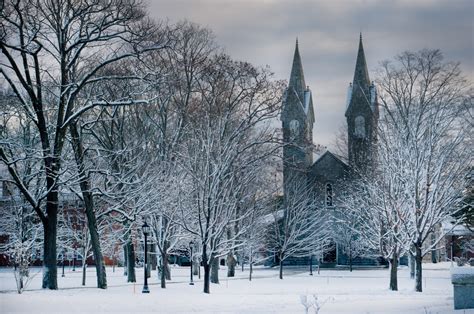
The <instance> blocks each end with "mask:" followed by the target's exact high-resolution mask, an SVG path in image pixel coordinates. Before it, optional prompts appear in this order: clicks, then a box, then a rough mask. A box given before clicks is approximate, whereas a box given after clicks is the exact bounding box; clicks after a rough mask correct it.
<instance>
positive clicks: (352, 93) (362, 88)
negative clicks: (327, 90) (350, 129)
mask: <svg viewBox="0 0 474 314" xmlns="http://www.w3.org/2000/svg"><path fill="white" fill-rule="evenodd" d="M354 99H359V100H360V99H364V100H365V101H364V102H363V103H365V104H367V105H368V106H369V108H370V109H371V110H372V111H375V109H376V108H375V106H376V104H375V101H376V89H375V86H374V85H373V84H371V83H370V78H369V70H368V68H367V61H366V59H365V52H364V45H363V43H362V33H361V34H360V38H359V50H358V51H357V59H356V66H355V70H354V79H353V81H352V83H351V84H350V85H349V88H348V91H347V100H346V116H347V115H348V112H349V109H350V108H351V107H352V104H353V100H354Z"/></svg>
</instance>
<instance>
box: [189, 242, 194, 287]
mask: <svg viewBox="0 0 474 314" xmlns="http://www.w3.org/2000/svg"><path fill="white" fill-rule="evenodd" d="M193 245H194V242H193V241H191V242H189V248H190V251H191V254H190V257H189V264H190V267H189V269H190V270H191V273H190V274H191V281H190V282H189V284H190V285H191V286H192V285H194V282H193Z"/></svg>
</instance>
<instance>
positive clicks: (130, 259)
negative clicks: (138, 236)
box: [127, 239, 137, 282]
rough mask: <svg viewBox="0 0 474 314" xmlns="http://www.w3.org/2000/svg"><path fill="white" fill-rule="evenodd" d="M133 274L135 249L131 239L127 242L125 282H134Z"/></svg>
mask: <svg viewBox="0 0 474 314" xmlns="http://www.w3.org/2000/svg"><path fill="white" fill-rule="evenodd" d="M136 281H137V279H136V276H135V250H134V248H133V243H132V239H129V240H128V242H127V282H136Z"/></svg>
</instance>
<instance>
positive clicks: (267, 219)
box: [258, 209, 284, 226]
mask: <svg viewBox="0 0 474 314" xmlns="http://www.w3.org/2000/svg"><path fill="white" fill-rule="evenodd" d="M283 215H284V212H283V209H280V210H278V211H276V212H274V213H271V214H268V215H265V216H263V217H261V218H260V219H259V220H258V222H259V223H261V224H262V225H265V226H268V225H270V224H272V223H275V219H276V220H280V219H282V218H283Z"/></svg>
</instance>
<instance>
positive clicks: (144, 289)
mask: <svg viewBox="0 0 474 314" xmlns="http://www.w3.org/2000/svg"><path fill="white" fill-rule="evenodd" d="M142 293H150V290H149V289H148V286H143V290H142Z"/></svg>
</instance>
